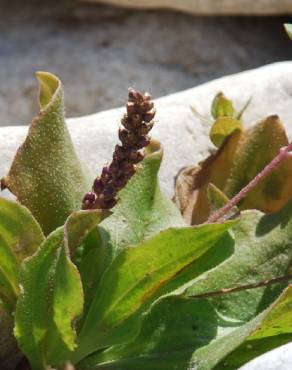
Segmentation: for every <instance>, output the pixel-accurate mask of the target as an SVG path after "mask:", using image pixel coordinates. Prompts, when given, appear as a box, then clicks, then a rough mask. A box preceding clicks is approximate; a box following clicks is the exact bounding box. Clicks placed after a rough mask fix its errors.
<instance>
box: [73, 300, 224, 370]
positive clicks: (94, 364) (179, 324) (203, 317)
mask: <svg viewBox="0 0 292 370" xmlns="http://www.w3.org/2000/svg"><path fill="white" fill-rule="evenodd" d="M217 331H218V315H217V314H216V312H215V310H214V308H213V307H212V305H211V304H210V303H209V302H208V301H207V300H203V299H202V300H200V299H198V300H191V299H186V298H181V297H167V298H164V299H162V300H160V301H158V302H156V303H155V304H154V305H153V306H152V307H151V310H150V312H149V313H148V314H147V315H145V318H144V320H143V324H142V328H141V331H140V333H139V335H138V336H137V338H135V340H134V341H131V342H129V343H127V344H124V345H118V346H114V347H111V348H109V349H107V350H105V351H101V352H97V353H96V354H93V355H91V356H89V357H88V358H86V359H85V360H83V361H82V362H81V363H80V364H78V369H80V370H86V369H90V370H94V369H112V370H117V369H118V370H136V369H143V370H158V369H159V370H162V369H165V370H172V369H173V370H175V369H180V370H183V369H188V368H189V367H188V363H189V360H190V358H191V356H192V353H193V352H194V351H195V349H197V348H200V347H202V346H204V345H207V344H208V343H209V342H210V341H212V340H213V339H214V337H215V336H216V335H217Z"/></svg>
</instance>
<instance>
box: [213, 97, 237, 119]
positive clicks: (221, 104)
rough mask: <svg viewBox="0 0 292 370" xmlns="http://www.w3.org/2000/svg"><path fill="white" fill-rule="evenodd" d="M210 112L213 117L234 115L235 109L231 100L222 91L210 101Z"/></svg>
mask: <svg viewBox="0 0 292 370" xmlns="http://www.w3.org/2000/svg"><path fill="white" fill-rule="evenodd" d="M211 113H212V116H213V117H214V118H215V119H217V118H220V117H231V118H232V117H234V114H235V111H234V108H233V103H232V100H230V99H227V98H226V96H225V95H224V94H223V93H222V92H220V93H218V94H217V95H216V96H215V98H214V100H213V102H212V107H211Z"/></svg>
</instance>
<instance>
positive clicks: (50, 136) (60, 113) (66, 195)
mask: <svg viewBox="0 0 292 370" xmlns="http://www.w3.org/2000/svg"><path fill="white" fill-rule="evenodd" d="M37 78H38V80H39V82H40V105H41V110H40V113H39V115H38V116H37V117H36V118H35V119H34V120H33V122H32V124H31V126H30V128H29V132H28V135H27V137H26V139H25V141H24V143H23V144H22V145H21V146H20V148H19V149H18V151H17V154H16V156H15V158H14V161H13V163H12V166H11V168H10V170H9V173H8V175H7V176H6V177H5V178H3V179H2V182H1V183H2V187H4V188H5V187H7V188H8V189H9V190H10V191H11V192H12V193H13V194H14V195H16V197H17V198H18V200H19V201H20V203H22V204H23V205H25V206H26V207H27V208H28V209H29V210H30V211H31V212H32V214H33V215H34V217H35V218H36V219H37V220H38V222H39V223H40V225H41V227H42V229H43V231H44V233H45V234H46V235H47V234H49V233H50V232H51V231H53V230H55V229H56V228H57V227H58V226H61V225H63V224H64V222H65V220H66V218H67V217H68V216H69V214H70V213H71V212H73V211H74V210H78V209H80V206H81V200H82V197H83V195H84V194H85V193H86V191H88V189H89V185H88V184H87V181H86V180H85V176H84V172H83V170H82V168H81V165H80V163H79V160H78V158H77V156H76V153H75V150H74V147H73V144H72V141H71V138H70V134H69V132H68V129H67V127H66V124H65V116H64V98H63V88H62V84H61V82H60V80H59V79H58V78H57V77H55V76H54V75H52V74H50V73H47V72H38V73H37Z"/></svg>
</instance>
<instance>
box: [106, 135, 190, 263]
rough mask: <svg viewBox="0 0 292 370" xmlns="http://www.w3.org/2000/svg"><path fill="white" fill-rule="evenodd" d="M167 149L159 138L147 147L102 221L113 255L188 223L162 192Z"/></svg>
mask: <svg viewBox="0 0 292 370" xmlns="http://www.w3.org/2000/svg"><path fill="white" fill-rule="evenodd" d="M162 157H163V150H162V148H161V145H160V143H159V142H157V141H154V140H153V141H152V142H151V143H150V145H148V147H147V148H146V156H145V158H144V160H143V161H142V162H141V163H140V164H139V165H138V168H137V171H136V174H135V175H134V176H133V177H132V178H131V180H130V181H129V183H128V184H127V186H126V187H125V188H124V189H122V190H121V191H120V192H119V202H118V204H117V206H116V207H114V209H113V210H112V211H113V214H112V215H111V216H110V217H108V218H106V219H105V220H104V221H103V222H102V223H101V224H100V228H102V229H103V232H102V233H103V234H104V238H105V239H106V238H107V239H108V242H109V249H110V250H111V253H112V256H111V257H112V258H113V257H115V256H116V255H117V254H118V253H119V252H120V251H121V250H123V249H124V248H125V247H128V246H129V245H136V244H137V243H139V242H140V241H142V240H144V239H147V238H149V237H150V236H152V235H155V234H156V233H158V232H160V231H162V230H165V229H167V228H169V227H178V226H185V222H184V220H183V219H182V217H181V215H180V213H179V211H178V210H177V208H176V207H175V206H174V205H173V203H172V202H171V201H170V200H169V199H168V198H167V197H166V196H165V195H164V194H163V193H162V192H161V190H160V186H159V180H158V171H159V169H160V165H161V161H162Z"/></svg>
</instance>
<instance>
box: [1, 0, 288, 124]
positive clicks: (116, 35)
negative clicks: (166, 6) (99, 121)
mask: <svg viewBox="0 0 292 370" xmlns="http://www.w3.org/2000/svg"><path fill="white" fill-rule="evenodd" d="M180 1H181V0H178V2H180ZM204 1H205V0H204ZM215 1H219V0H215ZM237 1H238V0H234V3H235V2H237ZM257 1H258V0H256V1H254V3H257ZM139 2H140V0H139V1H136V2H135V3H139ZM276 2H278V0H276ZM289 2H290V0H289ZM291 3H292V2H291ZM35 4H37V6H35ZM0 10H1V22H0V81H1V84H0V126H1V125H4V126H6V125H8V124H17V123H19V122H21V123H22V124H27V123H28V122H29V121H30V120H31V117H32V116H33V115H34V112H36V111H37V84H36V80H35V78H34V72H35V71H37V70H45V71H49V72H53V73H55V74H56V75H58V76H59V77H60V78H61V80H62V81H63V83H64V86H65V93H66V107H67V112H68V115H69V116H70V117H72V116H75V117H76V116H80V115H86V114H90V113H94V112H96V111H100V110H105V109H110V108H114V107H117V106H119V105H121V104H123V100H124V96H125V93H126V91H127V88H128V87H129V86H134V87H136V88H138V89H141V90H144V89H145V90H149V91H150V92H151V93H152V95H153V96H154V97H159V96H165V95H166V94H170V93H173V92H175V91H180V90H184V89H187V88H191V87H193V86H196V85H198V84H201V83H202V82H205V81H209V80H213V79H215V78H218V77H221V76H224V75H227V74H231V73H237V72H240V71H242V70H246V69H250V68H255V67H259V66H262V65H264V64H267V63H272V62H277V61H281V60H291V59H292V43H291V41H290V40H289V39H288V37H287V36H286V34H285V33H284V31H283V27H282V23H283V22H284V19H282V18H264V19H263V18H254V17H249V18H231V17H230V18H227V17H218V18H212V17H209V18H205V17H193V16H190V15H187V14H182V13H176V12H168V11H164V12H161V11H151V12H147V11H135V10H128V9H127V10H126V9H121V8H114V7H109V6H104V5H100V4H89V3H87V4H85V3H84V4H83V5H82V4H81V3H78V2H76V1H73V0H64V1H63V0H62V1H60V0H50V1H39V0H26V1H21V0H9V1H6V0H0Z"/></svg>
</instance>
